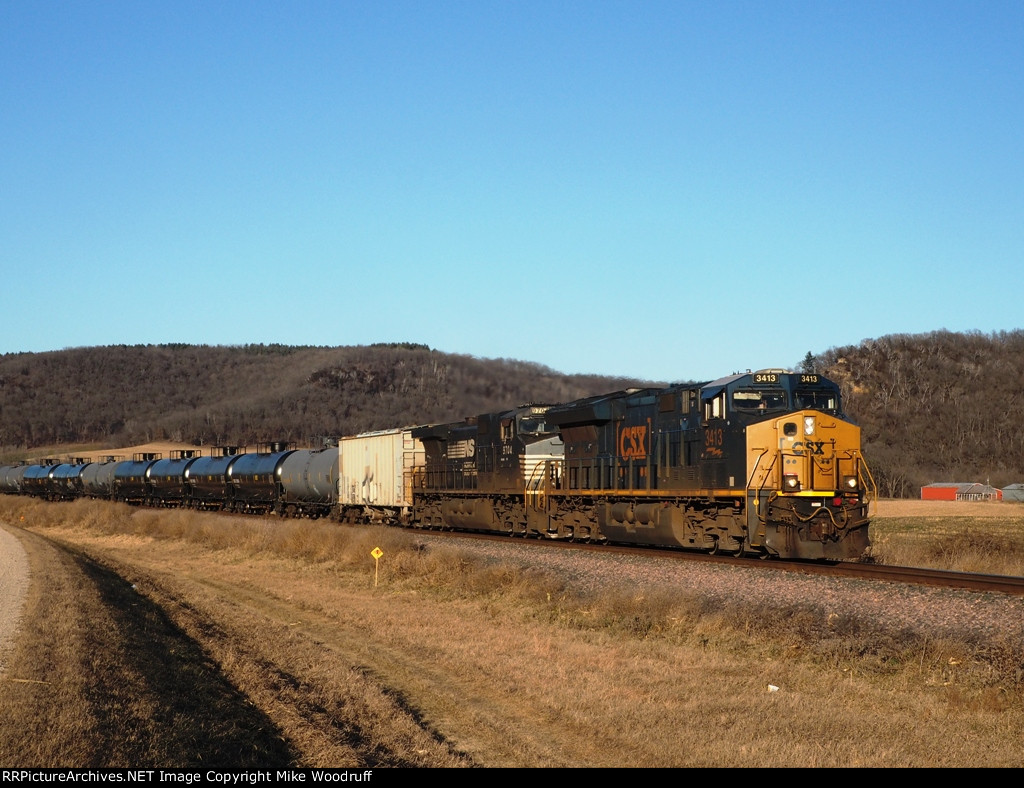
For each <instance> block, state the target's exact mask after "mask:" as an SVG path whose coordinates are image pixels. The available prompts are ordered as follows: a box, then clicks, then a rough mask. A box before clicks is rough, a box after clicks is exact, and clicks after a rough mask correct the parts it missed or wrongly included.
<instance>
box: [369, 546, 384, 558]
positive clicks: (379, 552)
mask: <svg viewBox="0 0 1024 788" xmlns="http://www.w3.org/2000/svg"><path fill="white" fill-rule="evenodd" d="M370 555H372V556H373V557H374V558H378V559H379V558H380V557H381V556H382V555H384V551H383V550H381V549H380V548H379V547H375V548H373V550H371V551H370Z"/></svg>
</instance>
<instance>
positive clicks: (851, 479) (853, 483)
mask: <svg viewBox="0 0 1024 788" xmlns="http://www.w3.org/2000/svg"><path fill="white" fill-rule="evenodd" d="M843 487H845V488H846V489H847V490H856V489H857V477H856V476H844V477H843Z"/></svg>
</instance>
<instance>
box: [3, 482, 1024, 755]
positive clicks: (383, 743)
mask: <svg viewBox="0 0 1024 788" xmlns="http://www.w3.org/2000/svg"><path fill="white" fill-rule="evenodd" d="M0 516H2V519H4V520H5V521H8V522H10V521H12V520H13V521H15V522H21V521H20V520H19V518H20V517H21V516H24V517H25V523H26V524H27V525H28V526H29V527H30V529H31V532H30V533H27V534H24V535H23V541H25V543H26V545H28V546H30V548H31V549H32V551H33V552H32V554H33V569H34V572H35V576H36V580H35V582H34V583H33V592H32V602H31V603H30V604H31V610H30V612H31V616H30V619H29V620H30V621H31V622H32V623H31V625H30V626H28V627H27V628H26V632H25V634H24V636H23V637H22V639H21V640H20V642H19V649H20V651H19V652H18V655H17V656H16V658H15V659H14V660H12V662H11V664H12V665H16V666H18V668H19V671H18V677H19V678H27V679H30V680H39V681H47V682H48V683H46V684H30V683H24V684H18V685H16V693H12V692H5V693H4V694H3V696H2V697H0V743H2V748H0V765H5V766H6V765H31V764H38V765H51V766H53V765H62V766H70V765H134V766H142V765H143V764H157V765H165V766H184V765H189V764H194V763H196V762H197V761H198V760H202V762H203V763H212V762H217V763H218V764H220V763H222V762H223V763H225V764H227V763H233V764H237V765H246V764H254V763H257V762H259V763H265V764H269V763H275V764H276V763H285V762H287V763H291V764H294V765H306V766H324V765H335V766H360V767H371V766H374V765H378V766H388V765H391V766H393V765H419V766H456V765H483V766H673V767H678V766H719V767H721V766H726V767H742V766H761V767H772V766H775V767H777V766H807V767H813V766H818V767H821V766H824V767H835V766H967V767H970V766H975V767H977V766H1017V765H1019V764H1020V763H1022V762H1024V744H1022V742H1024V735H1022V734H1024V703H1022V700H1024V695H1022V686H1021V683H1022V681H1024V676H1022V675H1021V672H1022V665H1024V659H1022V654H1021V644H1016V645H1014V644H1004V645H1003V646H993V645H991V644H990V645H988V646H987V647H986V648H988V652H987V653H984V652H983V651H982V650H979V648H978V647H977V645H976V644H968V643H960V642H950V641H932V640H928V639H920V638H916V639H915V638H912V637H908V638H906V639H901V640H895V639H894V638H893V636H892V635H887V634H885V633H884V632H876V631H872V630H871V629H870V628H866V627H865V626H864V625H863V624H862V623H859V622H857V621H854V620H840V621H838V622H835V623H834V625H833V627H832V629H831V630H829V631H828V632H823V631H822V628H821V622H820V621H819V620H817V618H815V617H814V616H813V615H812V614H810V613H809V612H807V611H803V610H800V609H795V608H788V609H787V608H779V607H775V606H771V605H767V604H763V603H762V602H760V601H759V600H757V599H751V600H750V601H749V603H747V604H744V605H740V606H737V605H724V606H723V605H721V604H716V603H714V602H713V601H711V600H708V599H705V598H702V597H701V596H700V595H696V594H695V595H691V596H688V597H686V598H679V597H678V596H676V595H672V594H667V593H660V592H659V593H654V594H643V595H639V594H626V593H622V592H616V591H609V592H608V593H605V594H601V595H597V596H591V597H588V598H585V599H581V598H578V597H576V596H574V595H573V594H572V593H570V591H569V589H568V588H567V587H566V586H565V585H564V584H563V583H562V582H561V581H560V580H559V579H558V578H552V577H546V576H542V575H541V576H539V575H537V573H535V572H532V571H530V570H529V569H524V568H520V567H511V566H494V565H488V564H481V563H478V562H477V561H476V560H475V559H473V558H472V557H471V556H470V555H468V554H466V553H463V552H460V551H458V550H442V549H430V550H424V549H421V547H420V546H419V545H418V543H417V540H416V539H415V538H414V536H413V535H411V534H409V533H407V532H403V531H397V530H394V529H356V528H345V527H338V526H334V525H331V524H329V523H309V522H296V521H289V522H282V521H278V520H274V519H261V518H238V517H221V516H215V515H196V514H191V513H185V512H167V511H148V510H131V509H129V508H127V507H123V506H115V505H110V504H99V503H94V502H78V503H74V504H67V505H43V504H39V503H37V502H32V501H25V500H24V499H4V500H2V501H0ZM886 533H887V534H888V536H889V538H890V539H896V538H897V536H900V538H902V536H901V535H902V533H903V531H901V530H900V528H894V529H891V530H888V531H886ZM374 546H381V547H382V549H383V550H384V554H385V559H384V560H382V562H381V564H382V568H381V573H380V576H379V585H376V586H375V585H374V582H373V563H372V560H371V559H370V558H369V552H370V550H371V549H372V548H373V547H374ZM922 560H924V559H923V558H922ZM41 578H45V579H46V580H45V585H44V584H43V582H41ZM61 578H64V579H61ZM93 620H95V621H96V634H90V633H89V632H88V630H89V626H88V625H87V622H91V621H93ZM55 635H56V636H55ZM55 641H60V642H61V643H66V644H67V645H66V647H65V646H62V645H58V643H56V642H55ZM40 654H41V655H42V657H40V656H39V655H40ZM65 663H66V664H65ZM34 665H40V666H41V667H39V668H35V667H33V666H34ZM164 674H166V676H167V679H166V682H164V681H163V679H162V678H161V677H163V676H164ZM120 677H124V678H123V679H121V678H120ZM51 679H54V680H53V681H52V682H51V681H50V680H51ZM185 684H195V685H196V687H197V690H196V693H197V698H198V699H197V700H196V702H194V703H193V702H191V701H189V700H186V699H184V698H180V699H179V698H178V696H179V695H189V694H190V692H187V691H185V690H184V686H185ZM769 685H772V686H775V687H779V690H778V691H777V692H769V691H768V687H769ZM12 688H14V685H8V689H12ZM175 704H177V705H175ZM190 715H191V716H190ZM246 715H248V716H246ZM51 731H56V732H57V733H58V734H59V735H53V734H52V733H50V732H51ZM44 732H45V733H44ZM119 741H120V742H122V743H120V744H119V743H118V742H119ZM198 742H206V743H207V744H206V745H203V746H205V747H206V749H203V746H200V745H199V744H197V743H198ZM232 759H233V760H232Z"/></svg>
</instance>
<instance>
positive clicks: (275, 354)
mask: <svg viewBox="0 0 1024 788" xmlns="http://www.w3.org/2000/svg"><path fill="white" fill-rule="evenodd" d="M722 366H723V370H724V371H723V374H727V372H728V370H732V369H741V368H745V367H746V366H748V365H747V364H745V363H744V359H726V360H723V365H722ZM803 367H804V369H805V370H810V369H814V370H816V371H818V372H821V373H823V374H825V375H826V376H828V377H830V378H833V379H834V380H836V381H837V382H839V383H840V384H841V385H842V388H843V393H844V397H845V406H846V412H847V415H848V416H849V417H850V418H851V419H852V420H853V421H855V422H856V423H858V424H860V425H861V427H862V428H863V437H864V452H865V455H866V457H867V459H868V462H869V463H870V466H871V468H872V471H873V472H874V475H875V478H876V480H877V481H878V483H879V487H880V492H881V493H882V495H884V496H886V497H917V496H918V495H919V494H920V492H919V490H920V487H921V486H922V485H924V484H928V483H930V482H937V481H978V482H989V483H991V484H993V485H995V486H998V487H1003V486H1005V485H1007V484H1011V483H1014V482H1024V331H1020V330H1016V331H1012V332H998V333H994V334H980V333H966V334H961V333H952V332H948V331H937V332H933V333H929V334H917V335H906V334H897V335H891V336H885V337H882V338H880V339H867V340H864V341H863V342H861V343H860V344H859V345H855V346H848V347H839V348H832V349H830V350H827V351H824V352H821V353H818V354H817V355H815V354H814V353H808V354H807V357H806V358H805V359H804V361H803ZM685 373H686V370H685V369H681V370H680V379H682V376H683V375H685ZM635 385H656V384H650V383H644V382H641V381H635V380H630V379H626V378H611V377H599V376H583V375H572V376H567V375H562V374H560V373H557V372H555V371H553V370H551V369H548V368H546V367H543V366H540V365H537V364H532V363H528V362H523V361H509V360H505V359H498V360H493V359H479V358H474V357H471V356H463V355H453V354H448V353H442V352H439V351H436V350H431V349H429V348H428V347H426V346H424V345H414V344H399V345H395V344H391V345H371V346H360V347H331V348H327V347H291V346H283V345H246V346H241V347H210V346H194V345H136V346H111V347H96V348H76V349H70V350H62V351H55V352H50V353H16V354H7V355H3V356H0V458H3V457H4V456H8V457H10V456H13V455H16V454H18V453H19V452H21V453H22V454H23V453H24V450H27V449H31V448H34V447H39V446H47V447H52V446H59V445H65V444H81V443H97V444H103V445H108V446H114V445H122V446H124V445H134V444H138V443H145V442H148V441H151V440H175V441H182V442H186V443H195V444H198V445H218V444H247V445H254V444H256V443H258V442H263V441H271V440H283V441H291V442H295V443H305V442H307V441H309V440H310V439H311V438H313V437H314V436H323V435H334V436H337V435H350V434H353V433H357V432H364V431H368V430H376V429H386V428H390V427H396V426H405V425H411V424H424V423H432V422H445V421H457V420H460V419H462V418H463V417H465V416H467V415H475V414H478V413H486V412H488V411H492V410H502V409H505V408H509V407H513V406H515V405H520V404H523V403H526V402H566V401H568V400H572V399H576V398H578V397H583V396H589V395H593V394H601V393H606V392H610V391H616V390H618V389H623V388H629V387H630V386H635Z"/></svg>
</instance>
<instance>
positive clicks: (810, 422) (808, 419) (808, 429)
mask: <svg viewBox="0 0 1024 788" xmlns="http://www.w3.org/2000/svg"><path fill="white" fill-rule="evenodd" d="M813 434H814V416H804V435H813Z"/></svg>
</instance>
